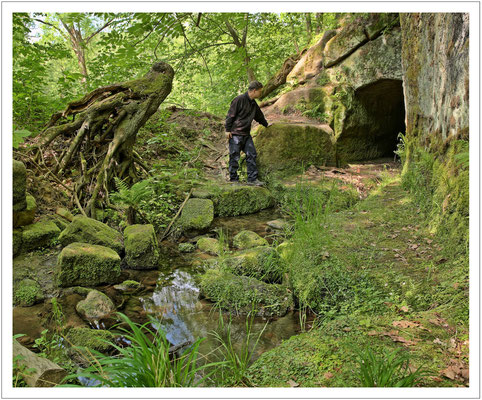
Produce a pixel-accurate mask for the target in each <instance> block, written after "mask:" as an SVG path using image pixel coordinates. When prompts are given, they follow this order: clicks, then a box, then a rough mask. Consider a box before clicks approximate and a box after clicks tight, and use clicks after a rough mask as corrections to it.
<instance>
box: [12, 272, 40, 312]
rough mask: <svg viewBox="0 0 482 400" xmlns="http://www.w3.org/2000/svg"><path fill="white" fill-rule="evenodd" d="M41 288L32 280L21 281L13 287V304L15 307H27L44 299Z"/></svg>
mask: <svg viewBox="0 0 482 400" xmlns="http://www.w3.org/2000/svg"><path fill="white" fill-rule="evenodd" d="M44 297H45V296H44V294H43V292H42V288H41V287H40V285H39V284H38V282H36V281H34V280H33V279H23V280H21V281H20V282H17V283H16V284H15V285H14V286H13V303H14V304H15V305H17V306H22V307H29V306H33V305H34V304H35V303H39V302H41V301H42V300H43V299H44Z"/></svg>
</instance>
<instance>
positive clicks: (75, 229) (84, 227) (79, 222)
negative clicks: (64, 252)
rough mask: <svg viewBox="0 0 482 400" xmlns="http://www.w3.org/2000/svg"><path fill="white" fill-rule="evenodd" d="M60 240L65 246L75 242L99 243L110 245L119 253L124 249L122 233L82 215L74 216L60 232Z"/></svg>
mask: <svg viewBox="0 0 482 400" xmlns="http://www.w3.org/2000/svg"><path fill="white" fill-rule="evenodd" d="M59 241H60V243H62V245H63V246H67V245H68V244H70V243H74V242H81V243H90V244H97V245H100V246H105V247H109V248H111V249H113V250H115V251H116V252H117V253H118V254H119V255H122V253H123V251H124V245H123V243H122V233H120V232H117V231H116V230H115V229H112V228H110V227H109V226H107V225H106V224H103V223H102V222H99V221H96V220H95V219H92V218H88V217H84V216H81V215H79V216H76V217H74V218H73V220H72V222H71V223H70V224H69V226H68V227H67V228H66V229H64V230H63V231H62V233H61V234H60V236H59Z"/></svg>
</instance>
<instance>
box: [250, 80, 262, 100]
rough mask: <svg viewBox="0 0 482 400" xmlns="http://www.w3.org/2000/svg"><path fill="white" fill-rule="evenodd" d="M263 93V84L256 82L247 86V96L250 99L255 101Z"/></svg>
mask: <svg viewBox="0 0 482 400" xmlns="http://www.w3.org/2000/svg"><path fill="white" fill-rule="evenodd" d="M262 92H263V84H262V83H261V82H258V81H252V82H251V83H250V84H249V86H248V95H249V97H250V98H251V99H257V98H258V97H260V96H261V93H262Z"/></svg>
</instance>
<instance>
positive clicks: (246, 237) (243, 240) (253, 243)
mask: <svg viewBox="0 0 482 400" xmlns="http://www.w3.org/2000/svg"><path fill="white" fill-rule="evenodd" d="M233 246H234V247H236V248H238V249H241V250H243V249H250V248H251V247H258V246H268V241H267V240H266V239H265V238H262V237H261V236H259V235H258V234H257V233H256V232H253V231H241V232H239V233H238V234H237V235H236V236H235V237H234V238H233Z"/></svg>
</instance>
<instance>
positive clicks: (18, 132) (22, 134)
mask: <svg viewBox="0 0 482 400" xmlns="http://www.w3.org/2000/svg"><path fill="white" fill-rule="evenodd" d="M31 135H32V132H30V131H29V130H27V129H15V130H14V131H13V148H14V149H18V148H19V146H20V144H21V143H23V141H24V140H25V138H26V137H28V136H31Z"/></svg>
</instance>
